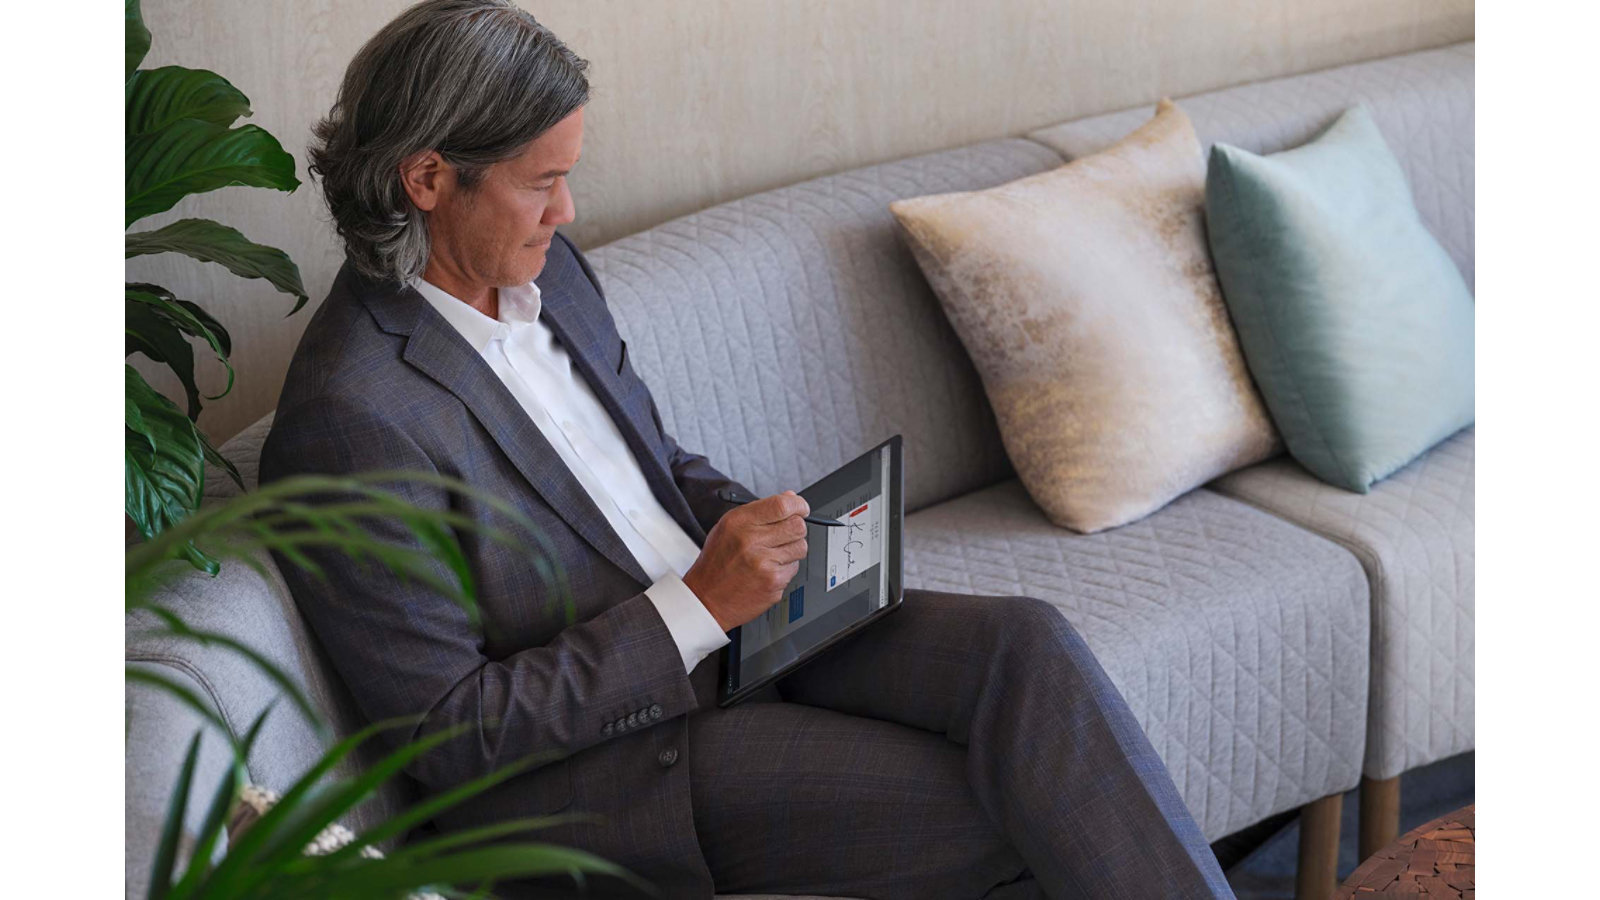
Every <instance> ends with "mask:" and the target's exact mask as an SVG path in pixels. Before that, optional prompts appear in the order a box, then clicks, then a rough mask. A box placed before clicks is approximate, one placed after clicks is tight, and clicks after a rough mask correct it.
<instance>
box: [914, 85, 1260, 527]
mask: <svg viewBox="0 0 1600 900" xmlns="http://www.w3.org/2000/svg"><path fill="white" fill-rule="evenodd" d="M1205 183H1206V169H1205V159H1204V158H1203V157H1202V156H1201V155H1200V145H1199V144H1198V143H1197V142H1196V141H1195V136H1194V129H1193V128H1192V127H1190V125H1189V120H1188V119H1187V118H1186V117H1185V116H1184V114H1183V110H1181V109H1179V108H1178V107H1177V106H1175V105H1174V104H1172V103H1171V102H1170V101H1166V100H1163V101H1162V102H1161V104H1160V105H1159V106H1158V107H1157V110H1156V115H1155V118H1153V119H1151V120H1150V121H1148V122H1145V123H1144V124H1142V125H1140V126H1139V128H1137V129H1135V130H1134V131H1133V133H1131V134H1129V135H1128V136H1127V137H1125V138H1123V139H1122V140H1121V141H1118V142H1117V143H1116V144H1114V145H1112V146H1111V147H1110V148H1108V149H1106V150H1104V151H1101V152H1100V153H1096V154H1093V155H1091V156H1086V157H1083V158H1081V159H1078V160H1075V161H1073V162H1071V163H1068V164H1067V165H1064V166H1061V167H1060V168H1057V169H1053V170H1051V171H1049V172H1043V173H1040V174H1038V175H1031V176H1029V177H1027V178H1022V179H1018V180H1017V181H1013V182H1010V183H1007V184H1003V185H1000V186H998V187H993V188H989V189H987V190H982V191H961V192H957V193H947V194H935V195H931V196H927V197H917V198H914V199H910V200H900V201H897V202H896V203H894V204H892V205H891V206H890V210H891V211H892V212H893V213H894V215H895V217H896V219H898V220H899V222H900V224H901V226H902V227H903V228H904V229H905V232H906V239H907V243H908V244H909V245H910V247H911V250H912V253H913V255H915V257H916V259H917V263H918V264H919V265H920V266H921V267H922V271H923V273H924V274H925V275H927V277H928V281H929V283H930V284H932V285H933V289H934V293H935V294H937V295H938V297H939V300H940V303H941V304H942V305H943V307H944V310H945V313H946V314H947V315H948V316H949V317H950V322H951V324H952V325H954V326H955V330H956V334H958V335H959V336H960V337H961V340H962V343H963V344H964V345H965V346H966V348H967V352H968V353H969V354H970V355H971V357H972V360H973V362H974V363H975V364H976V365H977V367H978V374H979V375H981V376H982V378H983V387H984V390H985V391H986V392H987V393H988V397H989V403H990V405H991V406H993V407H994V411H995V416H996V418H997V419H998V420H999V422H1000V434H1001V436H1002V437H1003V438H1004V439H1005V445H1006V452H1007V453H1008V455H1009V456H1010V458H1011V462H1012V465H1014V466H1015V467H1016V470H1017V474H1018V475H1019V476H1020V478H1021V480H1022V483H1023V485H1024V486H1026V487H1027V489H1028V493H1029V494H1030V495H1031V496H1032V497H1033V499H1034V501H1035V502H1037V503H1038V504H1039V507H1040V509H1042V510H1043V511H1044V514H1045V516H1046V517H1047V518H1049V519H1050V521H1052V522H1054V523H1055V524H1057V525H1060V526H1063V527H1066V528H1072V529H1074V530H1077V531H1081V532H1094V531H1101V530H1104V529H1106V528H1114V527H1116V526H1118V525H1123V524H1126V523H1128V522H1131V521H1133V520H1135V519H1138V518H1140V517H1143V516H1146V515H1149V514H1150V513H1151V512H1154V511H1155V510H1157V509H1160V508H1161V507H1162V506H1164V505H1166V504H1167V503H1168V502H1170V501H1171V500H1172V499H1173V498H1174V497H1177V496H1178V495H1180V494H1183V493H1184V492H1186V491H1189V490H1191V489H1193V488H1196V487H1199V486H1200V485H1202V484H1204V483H1205V482H1207V481H1209V480H1211V479H1212V478H1215V477H1216V476H1217V475H1220V474H1222V473H1224V472H1230V471H1232V470H1234V469H1237V468H1239V467H1240V466H1246V465H1249V464H1251V463H1255V462H1259V461H1261V460H1263V459H1266V458H1267V457H1268V456H1270V455H1272V454H1273V453H1276V452H1277V451H1278V450H1279V449H1280V445H1279V443H1278V439H1277V435H1276V433H1275V432H1274V431H1273V428H1272V422H1271V420H1269V419H1268V418H1267V410H1266V407H1264V406H1263V405H1262V402H1261V396H1260V395H1259V394H1257V393H1256V389H1255V385H1254V384H1252V383H1251V381H1250V373H1249V371H1248V370H1247V369H1246V368H1245V361H1244V356H1243V355H1242V354H1241V353H1240V352H1239V340H1238V338H1237V337H1236V336H1235V335H1234V331H1233V327H1232V326H1231V325H1230V324H1229V322H1228V313H1227V310H1226V309H1225V308H1224V307H1223V302H1222V291H1221V289H1220V288H1219V287H1218V285H1217V278H1216V275H1215V274H1214V273H1213V272H1212V269H1211V257H1210V253H1209V252H1208V251H1207V249H1206V237H1205V217H1204V200H1205Z"/></svg>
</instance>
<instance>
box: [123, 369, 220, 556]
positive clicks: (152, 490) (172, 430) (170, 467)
mask: <svg viewBox="0 0 1600 900" xmlns="http://www.w3.org/2000/svg"><path fill="white" fill-rule="evenodd" d="M123 369H124V370H125V372H126V378H125V380H126V384H127V397H128V399H129V401H131V402H130V404H129V405H130V407H136V408H137V411H138V416H137V420H136V419H135V418H134V417H129V418H128V419H127V423H126V424H127V428H126V432H127V438H126V457H125V461H124V480H125V486H126V495H125V509H126V512H127V514H128V518H130V519H132V520H133V523H134V525H135V527H137V528H138V529H139V533H140V534H142V535H144V536H145V537H146V538H152V537H154V536H155V535H157V534H160V533H161V532H162V531H163V530H165V529H166V528H168V527H170V526H172V525H174V524H176V523H178V522H180V521H182V520H183V519H184V518H185V517H186V516H188V515H189V513H190V512H192V511H193V510H194V509H195V508H196V507H198V506H199V505H200V496H201V493H202V492H203V491H204V488H205V454H204V451H203V450H202V448H201V445H200V434H199V432H198V431H196V430H195V427H194V423H193V422H191V421H189V418H188V417H187V416H185V415H184V414H183V411H182V410H180V409H178V408H177V407H176V406H174V405H173V403H172V401H171V400H168V399H167V398H166V397H163V396H161V394H160V393H158V392H157V391H156V390H155V388H152V387H151V386H150V385H149V384H148V383H146V382H145V380H144V377H143V376H141V375H140V374H139V373H138V371H137V370H135V369H134V368H133V366H129V365H124V366H123ZM135 428H138V429H140V430H139V431H135V430H134V429H135ZM152 445H153V446H154V448H155V449H154V450H152V449H151V446H152ZM182 552H183V554H184V555H185V556H186V557H187V558H188V559H189V561H190V562H191V563H193V564H194V565H195V566H196V567H197V568H201V569H204V570H205V571H207V572H209V573H210V574H213V575H215V574H216V573H217V569H218V566H217V562H216V560H214V559H211V558H210V557H208V556H205V555H204V554H202V553H200V551H199V550H197V549H195V547H194V544H193V543H192V542H189V543H188V544H186V546H185V547H184V549H183V551H182Z"/></svg>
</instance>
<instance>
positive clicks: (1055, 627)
mask: <svg viewBox="0 0 1600 900" xmlns="http://www.w3.org/2000/svg"><path fill="white" fill-rule="evenodd" d="M990 605H991V606H992V607H993V609H992V616H993V626H994V629H995V635H996V638H997V644H998V646H997V647H996V649H997V650H1006V651H1011V652H1014V653H1018V654H1020V655H1022V656H1024V657H1029V658H1032V659H1034V660H1038V659H1039V657H1040V655H1041V654H1044V655H1055V656H1060V657H1064V658H1065V659H1066V660H1068V661H1070V662H1073V663H1077V664H1092V665H1096V666H1098V665H1099V663H1097V662H1095V660H1094V656H1093V654H1092V653H1090V651H1089V648H1088V645H1087V644H1085V643H1084V641H1083V638H1082V637H1081V636H1080V635H1079V634H1078V632H1077V630H1076V629H1075V628H1073V627H1072V623H1071V622H1069V621H1067V617H1066V616H1065V615H1063V614H1062V612H1061V610H1059V609H1057V608H1056V607H1054V606H1052V605H1051V604H1050V603H1048V602H1046V601H1044V600H1040V599H1038V598H1037V597H1027V596H1015V597H996V598H994V599H993V600H992V601H990Z"/></svg>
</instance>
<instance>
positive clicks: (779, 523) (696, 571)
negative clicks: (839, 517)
mask: <svg viewBox="0 0 1600 900" xmlns="http://www.w3.org/2000/svg"><path fill="white" fill-rule="evenodd" d="M810 514H811V504H809V503H807V502H806V501H805V498H803V497H801V496H800V495H799V494H796V493H795V492H794V491H784V492H783V493H781V494H773V495H772V496H771V497H764V498H762V499H760V500H755V501H752V502H750V503H746V504H745V505H743V506H739V507H735V508H734V509H730V510H728V511H727V512H726V513H724V514H723V516H722V518H720V519H718V520H717V524H716V525H715V526H713V527H712V529H711V533H710V534H708V535H706V543H705V546H704V547H702V548H701V550H700V558H699V559H697V560H695V563H694V565H692V566H690V567H689V571H688V572H686V573H684V576H683V583H684V584H686V585H688V586H689V590H691V591H694V594H695V596H696V597H699V598H700V602H701V603H703V604H705V607H706V609H707V610H708V611H709V612H710V613H711V615H712V617H713V618H715V619H716V620H717V625H718V627H720V628H721V629H722V630H723V631H732V630H733V629H734V628H736V627H737V626H740V625H743V624H744V623H746V622H748V621H750V620H751V619H754V618H755V617H756V616H759V615H761V614H762V613H764V612H766V611H767V610H768V609H769V608H770V607H771V606H772V605H773V604H774V603H777V602H778V601H779V600H780V599H782V597H783V589H784V588H785V587H787V586H788V584H789V582H790V581H791V580H793V578H794V575H795V573H796V572H798V571H799V570H800V560H802V559H805V558H806V521H805V518H804V517H805V516H808V515H810Z"/></svg>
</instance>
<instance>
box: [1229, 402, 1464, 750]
mask: <svg viewBox="0 0 1600 900" xmlns="http://www.w3.org/2000/svg"><path fill="white" fill-rule="evenodd" d="M1475 434H1476V429H1475V428H1472V427H1469V428H1466V429H1464V430H1463V431H1461V432H1459V433H1457V434H1456V435H1455V436H1453V437H1451V438H1449V439H1447V440H1445V441H1444V442H1443V443H1441V444H1439V445H1438V446H1437V447H1434V448H1433V449H1432V450H1431V451H1429V452H1428V453H1427V454H1425V455H1423V456H1422V457H1421V458H1420V459H1417V460H1416V461H1414V462H1412V463H1411V464H1410V465H1408V466H1406V467H1405V468H1403V469H1401V470H1400V471H1398V472H1396V473H1395V474H1393V475H1391V476H1389V477H1388V478H1387V479H1385V480H1383V481H1380V482H1378V483H1377V484H1376V485H1373V488H1372V492H1371V493H1369V494H1355V493H1351V492H1349V491H1343V490H1340V489H1338V488H1335V487H1330V486H1329V485H1326V484H1324V483H1322V482H1321V481H1318V480H1317V479H1316V478H1314V477H1312V476H1311V475H1310V474H1309V473H1307V472H1306V471H1305V470H1304V469H1302V468H1300V466H1299V465H1297V464H1296V463H1295V462H1294V461H1293V460H1291V459H1289V458H1288V457H1281V458H1279V459H1276V460H1273V461H1270V462H1266V463H1262V464H1261V465H1258V466H1253V467H1251V468H1248V469H1243V470H1240V471H1238V472H1234V473H1232V474H1230V475H1227V476H1225V477H1223V478H1221V479H1219V480H1218V481H1215V482H1213V483H1212V484H1211V487H1212V488H1213V489H1214V490H1217V491H1219V492H1222V493H1225V494H1228V495H1229V496H1232V497H1236V498H1238V499H1240V500H1243V501H1245V502H1246V503H1249V504H1251V505H1253V506H1257V507H1259V508H1261V509H1264V510H1268V511H1270V512H1272V513H1274V514H1276V515H1278V516H1281V517H1282V518H1284V519H1286V520H1288V521H1290V522H1293V523H1295V524H1296V525H1299V526H1301V527H1304V528H1308V529H1310V530H1312V531H1315V532H1317V533H1318V534H1321V535H1324V536H1326V537H1328V538H1331V539H1332V540H1335V541H1337V542H1339V543H1340V544H1342V545H1343V546H1345V547H1347V548H1349V549H1350V551H1351V552H1352V553H1354V554H1355V555H1356V557H1357V558H1358V559H1360V560H1361V564H1362V566H1363V567H1365V568H1366V570H1367V576H1368V578H1369V579H1370V581H1371V584H1372V696H1371V700H1370V702H1369V707H1368V714H1367V755H1366V774H1367V775H1368V776H1369V777H1372V778H1390V777H1393V776H1395V775H1399V774H1400V773H1401V772H1404V771H1405V770H1407V769H1411V768H1414V767H1416V766H1420V765H1424V764H1426V763H1430V762H1434V761H1435V760H1440V759H1444V758H1445V757H1448V756H1453V755H1455V754H1457V753H1461V752H1463V751H1466V750H1470V749H1472V747H1473V694H1474V691H1473V676H1474V673H1473V646H1474V645H1473V608H1474V600H1473V598H1474V583H1473V560H1474V551H1473V539H1474V536H1473V531H1474V518H1473V497H1474V490H1473V483H1474V466H1473V457H1474V454H1473V448H1474V436H1475Z"/></svg>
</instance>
